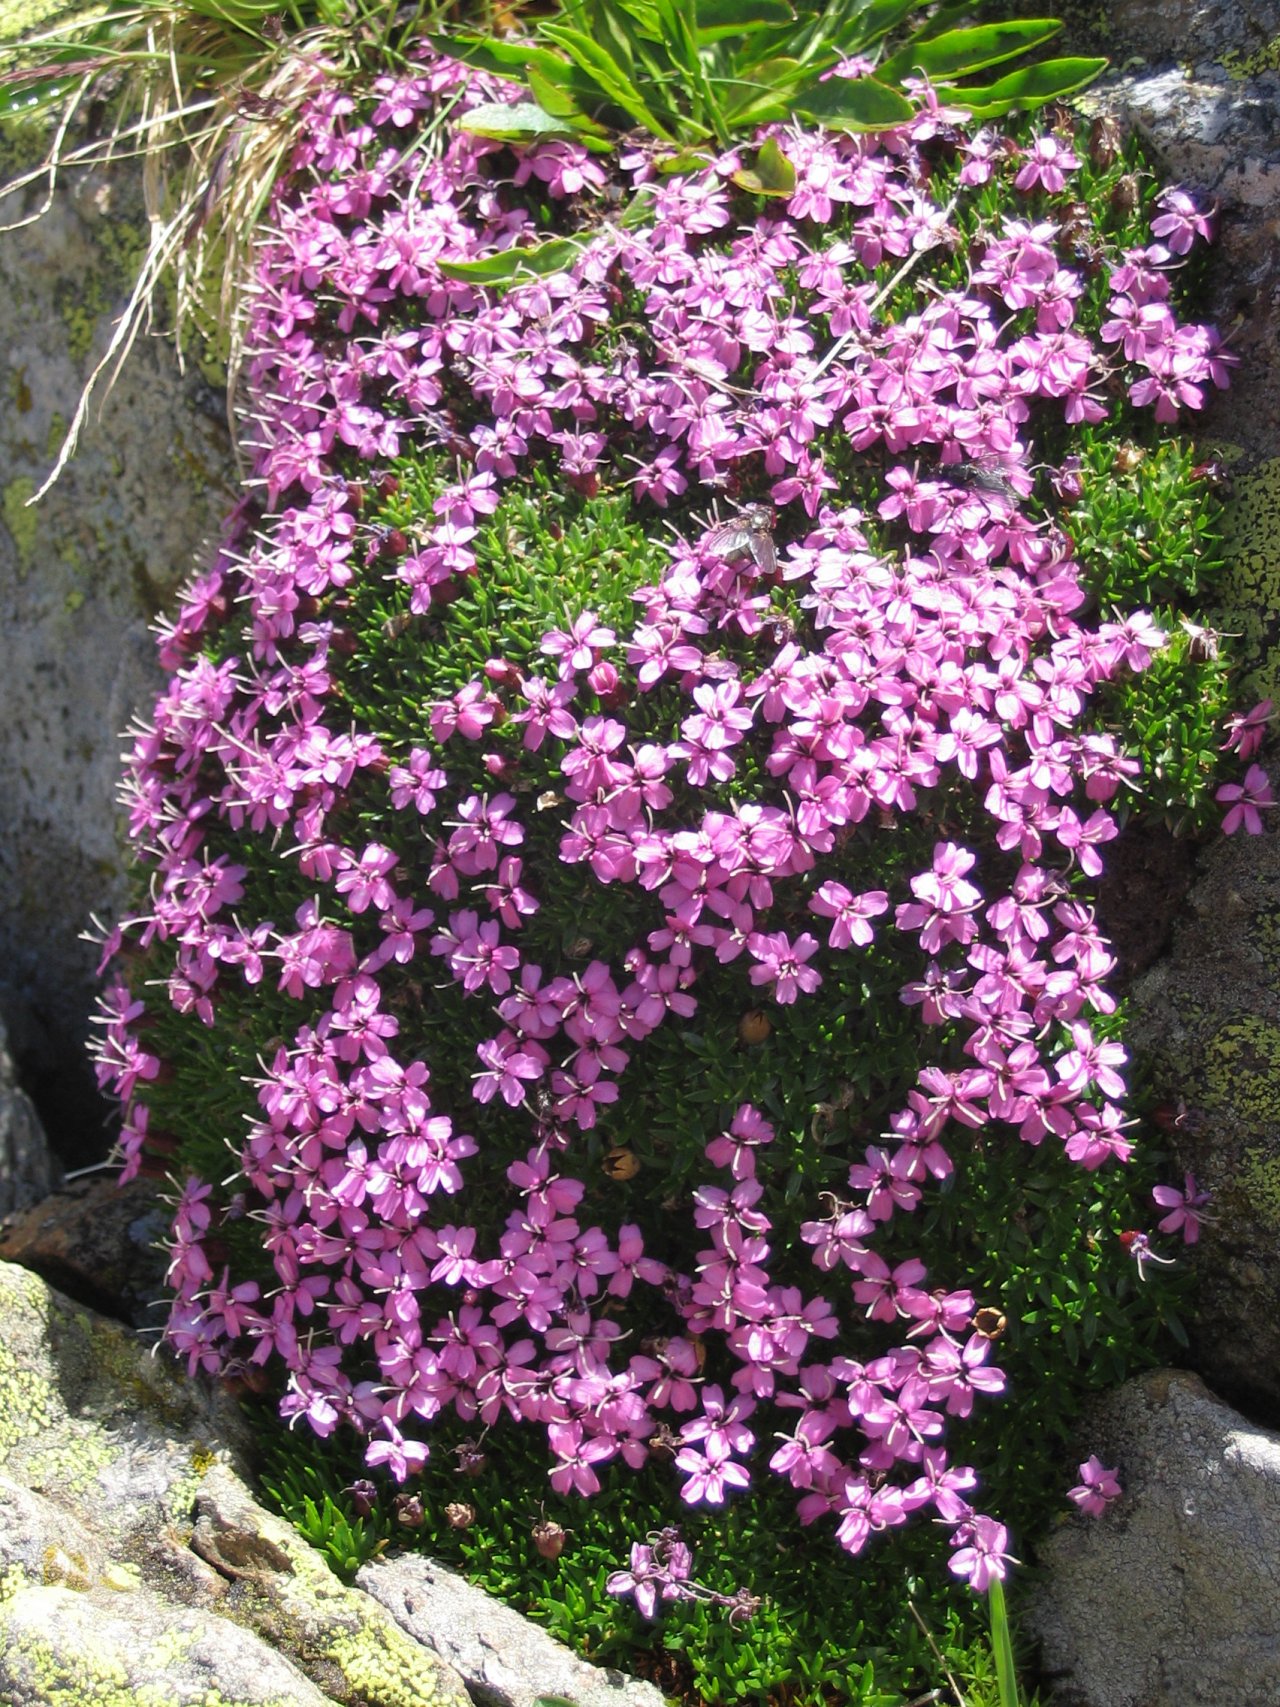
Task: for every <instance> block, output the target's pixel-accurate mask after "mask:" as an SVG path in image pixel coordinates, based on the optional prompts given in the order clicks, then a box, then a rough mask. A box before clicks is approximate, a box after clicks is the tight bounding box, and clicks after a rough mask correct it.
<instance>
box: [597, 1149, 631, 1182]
mask: <svg viewBox="0 0 1280 1707" xmlns="http://www.w3.org/2000/svg"><path fill="white" fill-rule="evenodd" d="M600 1166H601V1167H602V1168H603V1169H604V1171H605V1173H607V1174H608V1176H609V1178H610V1179H616V1180H628V1179H634V1178H635V1177H636V1175H637V1174H638V1173H639V1172H640V1159H639V1157H638V1156H637V1155H636V1153H635V1151H634V1150H628V1149H626V1148H625V1147H624V1146H623V1145H621V1144H615V1145H614V1147H613V1149H612V1150H608V1151H606V1152H605V1155H604V1159H603V1160H602V1161H601V1163H600Z"/></svg>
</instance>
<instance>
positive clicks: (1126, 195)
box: [1111, 172, 1139, 213]
mask: <svg viewBox="0 0 1280 1707" xmlns="http://www.w3.org/2000/svg"><path fill="white" fill-rule="evenodd" d="M1138 200H1139V190H1138V180H1137V178H1136V177H1135V176H1134V174H1133V173H1132V172H1126V173H1125V175H1124V177H1123V178H1117V179H1116V184H1115V188H1114V189H1113V190H1112V192H1111V207H1112V211H1113V212H1115V213H1132V212H1133V210H1134V208H1136V207H1137V205H1138Z"/></svg>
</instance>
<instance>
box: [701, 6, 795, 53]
mask: <svg viewBox="0 0 1280 1707" xmlns="http://www.w3.org/2000/svg"><path fill="white" fill-rule="evenodd" d="M795 16H796V15H795V11H794V9H793V7H792V6H791V5H790V3H789V0H697V4H696V6H695V8H694V25H693V33H694V36H695V37H696V38H697V41H698V42H699V44H700V45H701V44H705V43H707V42H713V41H721V40H724V39H726V38H733V37H736V36H742V35H747V34H754V33H755V32H756V31H757V30H765V29H773V28H788V27H790V26H791V25H793V24H794V23H795Z"/></svg>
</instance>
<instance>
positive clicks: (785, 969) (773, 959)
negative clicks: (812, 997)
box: [747, 931, 822, 1005]
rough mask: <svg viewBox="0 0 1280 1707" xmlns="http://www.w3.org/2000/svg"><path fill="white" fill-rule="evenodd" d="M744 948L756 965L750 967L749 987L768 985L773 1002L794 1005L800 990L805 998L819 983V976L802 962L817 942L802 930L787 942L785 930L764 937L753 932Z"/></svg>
mask: <svg viewBox="0 0 1280 1707" xmlns="http://www.w3.org/2000/svg"><path fill="white" fill-rule="evenodd" d="M747 948H748V950H749V951H750V952H751V954H752V955H753V956H754V957H755V959H756V960H758V961H759V962H760V964H759V965H758V966H753V967H752V968H751V974H750V976H751V982H752V983H753V984H772V985H773V986H774V991H773V995H774V1000H775V1001H777V1002H781V1003H783V1004H784V1005H785V1004H788V1003H791V1002H794V1001H795V999H796V997H797V995H799V994H800V992H801V991H803V992H804V993H805V994H806V995H808V994H809V993H810V992H811V991H813V990H816V989H817V987H818V985H819V984H821V982H822V975H821V973H819V972H818V971H816V970H815V968H813V967H812V966H806V965H805V964H804V963H805V961H806V960H812V958H813V956H814V955H815V954H816V953H817V952H818V939H817V938H816V937H812V936H810V935H809V933H808V931H804V932H803V933H802V934H801V935H800V936H798V937H797V938H796V940H795V942H794V943H793V942H791V940H790V939H789V938H788V936H787V934H786V932H785V931H773V932H771V933H768V934H765V933H762V932H760V931H753V932H752V933H751V935H750V936H749V937H748V938H747Z"/></svg>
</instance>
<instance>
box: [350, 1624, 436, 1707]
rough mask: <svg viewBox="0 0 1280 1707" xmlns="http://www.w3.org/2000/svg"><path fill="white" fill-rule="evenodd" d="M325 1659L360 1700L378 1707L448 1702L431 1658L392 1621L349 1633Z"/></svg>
mask: <svg viewBox="0 0 1280 1707" xmlns="http://www.w3.org/2000/svg"><path fill="white" fill-rule="evenodd" d="M325 1658H326V1659H329V1660H331V1661H332V1662H333V1664H334V1665H336V1666H337V1667H338V1669H339V1670H340V1671H341V1673H342V1675H343V1677H344V1678H346V1680H347V1683H348V1684H349V1685H350V1686H351V1689H352V1690H353V1691H354V1693H355V1697H356V1699H359V1700H364V1701H368V1702H370V1703H376V1707H441V1703H442V1702H443V1701H445V1700H447V1699H448V1698H447V1697H446V1696H442V1695H441V1693H440V1691H439V1690H438V1689H436V1688H435V1679H434V1678H433V1676H432V1667H431V1662H430V1659H429V1657H428V1656H427V1655H425V1654H424V1652H423V1650H422V1649H421V1648H420V1647H419V1646H418V1644H417V1643H416V1642H414V1641H411V1640H410V1638H409V1637H408V1636H406V1635H405V1634H404V1632H403V1631H402V1630H401V1629H400V1627H399V1625H398V1624H395V1623H393V1622H392V1620H391V1619H390V1618H387V1620H386V1622H385V1624H383V1625H381V1626H378V1625H373V1624H371V1625H369V1626H367V1627H362V1628H360V1629H358V1630H350V1631H347V1632H345V1633H344V1634H343V1635H341V1636H339V1637H337V1639H336V1640H335V1641H333V1642H332V1643H331V1645H330V1647H329V1651H328V1653H327V1654H326V1655H325Z"/></svg>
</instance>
